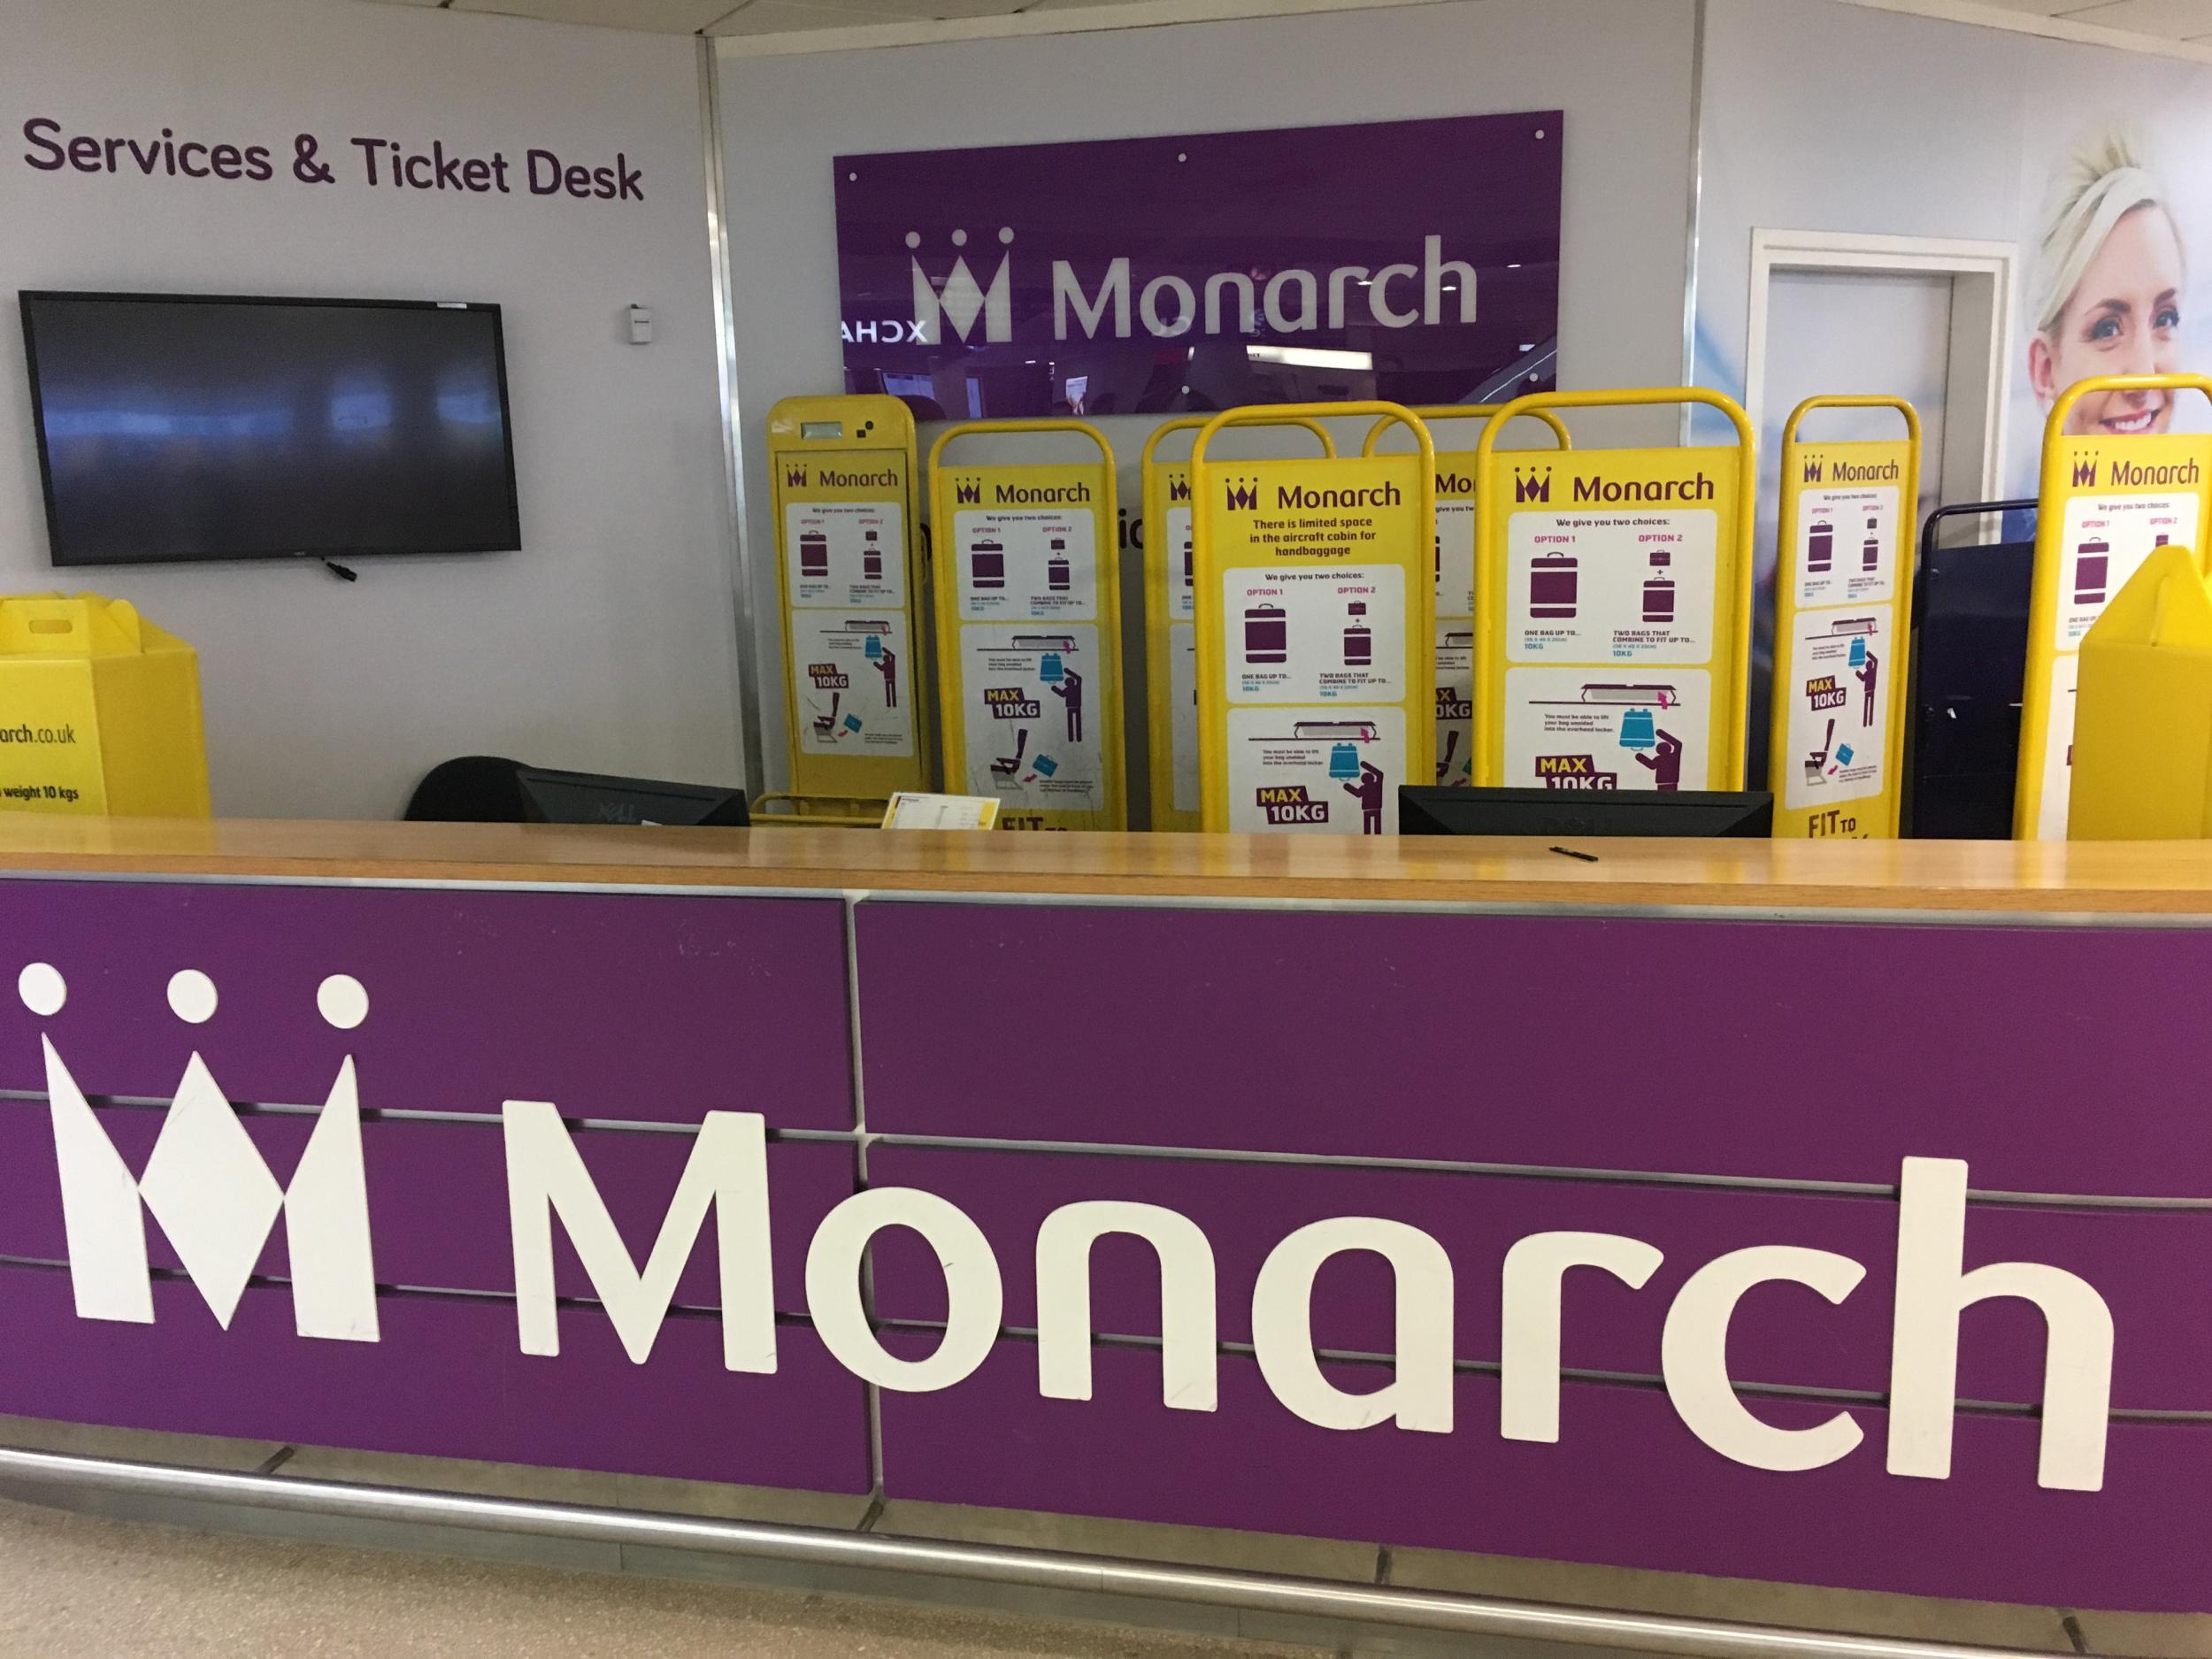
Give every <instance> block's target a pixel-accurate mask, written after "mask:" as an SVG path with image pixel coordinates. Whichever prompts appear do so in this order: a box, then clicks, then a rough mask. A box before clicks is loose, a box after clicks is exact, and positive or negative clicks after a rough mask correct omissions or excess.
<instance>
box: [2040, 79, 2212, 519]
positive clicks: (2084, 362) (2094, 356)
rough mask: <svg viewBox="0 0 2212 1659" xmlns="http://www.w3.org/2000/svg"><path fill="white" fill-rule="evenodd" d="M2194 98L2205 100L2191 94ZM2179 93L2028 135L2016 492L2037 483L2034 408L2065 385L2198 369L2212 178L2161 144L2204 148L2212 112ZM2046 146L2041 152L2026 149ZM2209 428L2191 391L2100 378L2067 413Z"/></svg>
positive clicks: (2044, 407) (2077, 428) (2100, 429)
mask: <svg viewBox="0 0 2212 1659" xmlns="http://www.w3.org/2000/svg"><path fill="white" fill-rule="evenodd" d="M2199 109H2201V106H2199ZM2199 109H2190V106H2181V109H2175V111H2172V113H2170V115H2168V118H2166V119H2157V118H2153V119H2148V122H2146V119H2135V122H2110V124H2086V127H2079V128H2073V131H2070V137H2064V146H2062V149H2055V153H2053V150H2042V144H2039V140H2060V137H2062V133H2055V131H2047V133H2035V135H2033V137H2031V155H2029V165H2026V173H2024V179H2022V183H2024V190H2031V192H2038V195H2035V201H2033V205H2031V214H2033V219H2031V223H2029V227H2026V234H2024V236H2022V257H2024V265H2026V274H2024V283H2022V288H2024V294H2022V345H2020V347H2017V349H2020V356H2017V358H2016V376H2017V378H2016V382H2013V385H2016V422H2013V431H2011V435H2008V438H2011V440H2008V444H2007V447H2008V449H2011V462H2013V465H2011V473H2013V478H2016V482H2017V487H2020V493H2029V495H2031V493H2035V471H2038V457H2039V449H2042V438H2044V420H2047V418H2048V413H2051V409H2053V404H2055V403H2057V398H2060V394H2062V391H2066V387H2070V385H2075V382H2079V380H2088V378H2095V376H2106V373H2179V372H2201V369H2203V365H2206V358H2203V354H2201V349H2199V342H2197V334H2199V329H2194V327H2193V319H2194V314H2197V310H2199V303H2197V294H2194V289H2193V283H2194V280H2197V272H2199V265H2201V261H2199V258H2197V257H2194V252H2197V250H2194V245H2193V241H2194V236H2201V234H2203V226H2208V223H2212V190H2208V188H2206V181H2203V179H2201V170H2199V168H2185V170H2170V168H2168V165H2166V164H2163V157H2170V155H2201V153H2203V149H2206V144H2208V142H2212V119H2208V118H2206V115H2203V113H2199ZM2033 150H2042V153H2039V155H2038V153H2033ZM2206 429H2212V407H2208V404H2206V400H2203V398H2201V396H2197V394H2193V391H2184V394H2172V391H2108V394H2097V396H2088V398H2082V400H2079V403H2075V404H2073V409H2070V411H2069V416H2066V431H2070V434H2079V435H2113V438H2119V435H2135V434H2159V431H2206Z"/></svg>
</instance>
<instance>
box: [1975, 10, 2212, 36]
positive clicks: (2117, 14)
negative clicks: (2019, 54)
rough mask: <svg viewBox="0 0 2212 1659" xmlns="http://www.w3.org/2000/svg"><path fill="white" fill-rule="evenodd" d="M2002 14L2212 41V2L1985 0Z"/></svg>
mask: <svg viewBox="0 0 2212 1659" xmlns="http://www.w3.org/2000/svg"><path fill="white" fill-rule="evenodd" d="M1983 4H1987V5H1993V6H1994V7H1996V8H1997V9H1998V10H2000V11H2002V12H2027V13H2029V14H2030V15H2032V16H2034V17H2039V18H2058V19H2063V20H2064V21H2066V22H2069V23H2086V24H2091V25H2093V26H2094V27H2100V28H2108V29H2122V30H2124V31H2126V32H2127V33H2128V34H2131V35H2150V36H2152V37H2153V38H2154V39H2156V40H2162V41H2195V42H2212V0H2097V3H2096V4H2083V3H2082V0H1983Z"/></svg>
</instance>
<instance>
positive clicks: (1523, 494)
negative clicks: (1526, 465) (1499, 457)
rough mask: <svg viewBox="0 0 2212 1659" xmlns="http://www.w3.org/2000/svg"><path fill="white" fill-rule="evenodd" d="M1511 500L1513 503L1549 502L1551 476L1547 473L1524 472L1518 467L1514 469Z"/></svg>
mask: <svg viewBox="0 0 2212 1659" xmlns="http://www.w3.org/2000/svg"><path fill="white" fill-rule="evenodd" d="M1513 499H1514V500H1515V501H1549V500H1550V499H1551V474H1550V473H1549V472H1522V471H1521V470H1520V469H1519V468H1518V467H1516V468H1514V469H1513Z"/></svg>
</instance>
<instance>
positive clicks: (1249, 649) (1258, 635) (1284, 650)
mask: <svg viewBox="0 0 2212 1659" xmlns="http://www.w3.org/2000/svg"><path fill="white" fill-rule="evenodd" d="M1244 660H1245V661H1246V662H1248V663H1285V662H1288V661H1289V660H1290V618H1288V617H1286V616H1285V615H1284V614H1283V608H1282V607H1281V606H1280V605H1254V606H1253V607H1252V608H1251V609H1250V610H1248V611H1246V612H1245V613H1244Z"/></svg>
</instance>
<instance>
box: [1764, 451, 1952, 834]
mask: <svg viewBox="0 0 2212 1659" xmlns="http://www.w3.org/2000/svg"><path fill="white" fill-rule="evenodd" d="M1915 473H1916V465H1915V456H1914V445H1913V444H1912V443H1911V442H1909V441H1908V440H1906V439H1903V438H1900V439H1896V440H1894V441H1893V442H1881V443H1818V444H1809V443H1796V442H1792V443H1790V444H1788V445H1787V446H1786V448H1785V449H1784V450H1783V454H1782V506H1781V513H1780V519H1779V538H1780V545H1781V557H1780V559H1779V561H1778V566H1777V569H1776V573H1775V595H1776V597H1775V664H1774V707H1773V715H1774V719H1773V724H1772V726H1771V727H1770V731H1771V733H1772V741H1771V744H1770V749H1769V751H1768V761H1767V784H1768V787H1770V789H1772V790H1773V792H1774V802H1775V813H1774V833H1775V834H1776V835H1777V836H1778V837H1784V838H1803V837H1808V836H1810V837H1819V838H1823V839H1830V838H1842V839H1846V840H1860V841H1863V840H1867V839H1870V838H1879V839H1883V840H1886V839H1888V838H1890V837H1892V836H1893V835H1895V834H1896V833H1897V815H1898V807H1899V801H1900V794H1899V786H1900V783H1901V774H1900V758H1901V757H1900V755H1899V749H1901V745H1902V740H1903V731H1904V703H1903V700H1902V697H1901V692H1902V689H1903V687H1904V685H1905V683H1906V681H1905V657H1906V646H1907V641H1908V638H1909V633H1910V629H1909V626H1907V622H1906V620H1903V619H1909V618H1910V616H1911V614H1912V607H1911V591H1912V562H1913V552H1912V549H1913V541H1912V531H1911V528H1910V526H1909V517H1908V516H1909V513H1910V511H1911V510H1912V506H1913V499H1912V492H1913V481H1914V477H1915Z"/></svg>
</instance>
